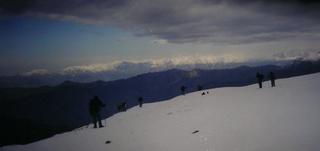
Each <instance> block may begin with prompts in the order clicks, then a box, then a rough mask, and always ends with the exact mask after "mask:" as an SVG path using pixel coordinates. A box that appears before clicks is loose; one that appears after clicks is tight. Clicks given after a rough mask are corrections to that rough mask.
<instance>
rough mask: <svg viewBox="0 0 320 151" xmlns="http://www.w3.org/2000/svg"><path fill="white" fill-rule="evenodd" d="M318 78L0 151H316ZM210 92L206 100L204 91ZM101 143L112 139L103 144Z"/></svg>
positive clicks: (150, 110)
mask: <svg viewBox="0 0 320 151" xmlns="http://www.w3.org/2000/svg"><path fill="white" fill-rule="evenodd" d="M319 88H320V73H317V74H311V75H306V76H301V77H294V78H289V79H282V80H278V81H276V87H275V88H271V87H270V83H269V81H268V82H264V87H263V88H262V89H258V85H250V86H245V87H227V88H219V89H210V90H205V91H201V92H194V93H190V94H187V95H185V96H179V97H176V98H173V99H171V100H168V101H164V102H158V103H150V104H144V105H143V107H142V108H139V107H134V108H132V109H130V110H128V111H127V112H121V113H119V114H116V115H114V116H112V117H110V118H108V119H106V121H105V122H106V127H105V128H101V129H92V128H91V127H92V125H91V126H90V128H86V127H83V128H80V129H76V130H74V131H71V132H68V133H64V134H59V135H56V136H54V137H52V138H49V139H45V140H42V141H39V142H35V143H32V144H28V145H15V146H7V147H3V148H0V149H1V150H4V151H90V150H93V151H106V150H110V151H302V150H304V151H318V150H320V118H319V115H320V100H319V96H320V93H319ZM206 91H208V92H209V93H208V94H206V95H202V92H206ZM106 141H111V142H110V143H106Z"/></svg>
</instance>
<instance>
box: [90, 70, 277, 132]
mask: <svg viewBox="0 0 320 151" xmlns="http://www.w3.org/2000/svg"><path fill="white" fill-rule="evenodd" d="M268 77H269V79H270V81H271V87H275V79H276V77H275V75H274V73H273V72H270V73H269V75H268ZM256 78H257V80H258V84H259V88H262V82H263V79H264V75H263V74H261V73H259V72H257V74H256ZM185 90H186V87H185V86H182V87H181V91H182V94H183V95H184V94H185ZM198 90H202V87H201V86H198ZM206 93H207V94H208V93H209V92H208V91H207V92H206ZM202 95H205V92H203V93H202ZM138 104H139V107H142V104H143V98H142V97H139V98H138ZM105 106H106V105H105V104H104V103H103V102H102V101H101V100H100V99H99V98H98V96H94V98H93V99H91V100H90V102H89V112H90V115H91V118H92V122H93V124H94V128H97V124H99V128H101V127H103V125H102V123H101V116H100V111H101V109H102V108H103V107H105ZM117 109H118V111H119V112H121V111H126V110H127V103H126V102H122V103H121V104H119V105H118V106H117Z"/></svg>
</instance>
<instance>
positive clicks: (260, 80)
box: [256, 72, 264, 88]
mask: <svg viewBox="0 0 320 151" xmlns="http://www.w3.org/2000/svg"><path fill="white" fill-rule="evenodd" d="M256 77H257V80H258V83H259V88H262V80H263V78H264V75H263V74H260V73H259V72H257V75H256Z"/></svg>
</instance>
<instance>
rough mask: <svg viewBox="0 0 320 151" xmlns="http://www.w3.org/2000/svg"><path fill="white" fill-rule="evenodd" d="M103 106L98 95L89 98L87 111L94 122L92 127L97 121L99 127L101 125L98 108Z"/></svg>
mask: <svg viewBox="0 0 320 151" xmlns="http://www.w3.org/2000/svg"><path fill="white" fill-rule="evenodd" d="M105 106H106V105H105V104H103V103H102V101H101V100H100V99H99V98H98V96H94V98H93V99H91V100H90V103H89V112H90V115H91V118H92V122H93V124H94V128H97V123H99V128H100V127H103V125H102V123H101V116H100V110H101V108H103V107H105Z"/></svg>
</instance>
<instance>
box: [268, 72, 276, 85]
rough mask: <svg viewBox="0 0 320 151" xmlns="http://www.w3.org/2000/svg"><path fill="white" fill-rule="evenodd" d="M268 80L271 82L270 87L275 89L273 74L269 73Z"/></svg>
mask: <svg viewBox="0 0 320 151" xmlns="http://www.w3.org/2000/svg"><path fill="white" fill-rule="evenodd" d="M269 79H270V81H271V87H275V86H276V84H275V80H276V77H275V75H274V73H273V72H270V73H269Z"/></svg>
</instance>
